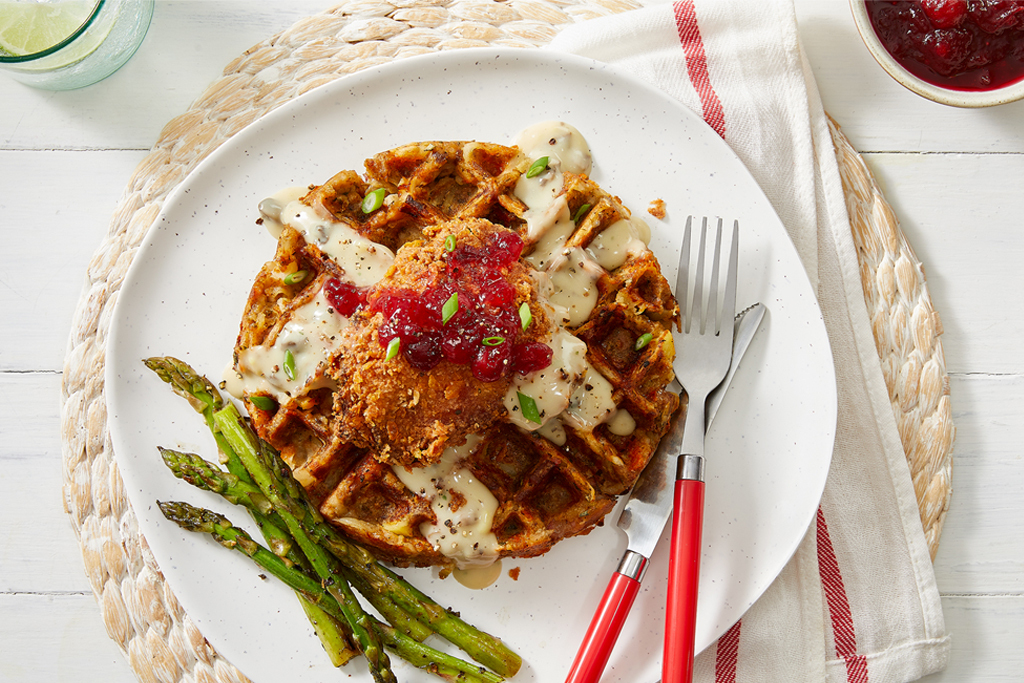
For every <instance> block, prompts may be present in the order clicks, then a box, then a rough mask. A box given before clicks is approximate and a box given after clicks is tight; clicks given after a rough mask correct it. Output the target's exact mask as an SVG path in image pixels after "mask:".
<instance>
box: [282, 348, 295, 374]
mask: <svg viewBox="0 0 1024 683" xmlns="http://www.w3.org/2000/svg"><path fill="white" fill-rule="evenodd" d="M284 376H285V377H287V378H288V379H295V356H294V355H293V354H292V351H291V349H288V350H287V351H285V352H284Z"/></svg>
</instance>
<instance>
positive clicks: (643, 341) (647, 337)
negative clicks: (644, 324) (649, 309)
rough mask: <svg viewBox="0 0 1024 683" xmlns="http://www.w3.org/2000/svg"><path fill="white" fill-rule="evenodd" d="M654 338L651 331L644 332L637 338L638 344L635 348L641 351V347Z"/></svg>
mask: <svg viewBox="0 0 1024 683" xmlns="http://www.w3.org/2000/svg"><path fill="white" fill-rule="evenodd" d="M652 339H654V335H653V334H651V333H650V332H644V333H643V334H641V335H640V337H639V338H637V340H636V345H635V346H634V347H633V348H634V349H636V350H637V351H639V350H640V349H642V348H644V347H645V346H647V345H648V344H650V343H651V340H652Z"/></svg>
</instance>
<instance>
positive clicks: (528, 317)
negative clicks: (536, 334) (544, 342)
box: [519, 301, 533, 330]
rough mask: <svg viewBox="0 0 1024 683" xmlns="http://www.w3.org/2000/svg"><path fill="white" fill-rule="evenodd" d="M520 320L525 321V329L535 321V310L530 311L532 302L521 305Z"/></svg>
mask: <svg viewBox="0 0 1024 683" xmlns="http://www.w3.org/2000/svg"><path fill="white" fill-rule="evenodd" d="M519 320H520V321H521V322H522V323H523V329H524V330H525V329H526V328H527V327H529V326H530V323H531V322H533V312H532V311H530V304H528V303H526V302H525V301H524V302H523V305H522V306H520V307H519Z"/></svg>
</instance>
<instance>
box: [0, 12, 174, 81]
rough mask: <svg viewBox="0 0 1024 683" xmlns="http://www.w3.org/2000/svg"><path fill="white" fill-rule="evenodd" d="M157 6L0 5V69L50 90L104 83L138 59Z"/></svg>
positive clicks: (16, 78) (16, 77) (15, 77)
mask: <svg viewBox="0 0 1024 683" xmlns="http://www.w3.org/2000/svg"><path fill="white" fill-rule="evenodd" d="M153 6H154V0H49V1H47V0H0V69H2V70H3V71H4V72H6V73H8V74H9V75H10V76H11V77H12V78H14V79H15V80H18V81H21V82H22V83H25V84H26V85H30V86H32V87H35V88H44V89H46V90H71V89H73V88H81V87H83V86H86V85H90V84H92V83H95V82H97V81H100V80H102V79H104V78H106V77H107V76H109V75H110V74H112V73H114V72H115V71H117V70H118V69H119V68H121V67H122V66H123V65H124V63H125V62H127V61H128V59H129V58H130V57H131V56H132V55H133V54H135V51H136V50H137V49H138V47H139V44H140V43H142V39H143V38H145V37H146V31H147V30H149V24H150V21H151V20H152V18H153ZM79 20H80V21H79ZM62 36H63V37H62ZM54 41H56V42H54ZM49 43H52V44H49ZM25 46H28V47H25Z"/></svg>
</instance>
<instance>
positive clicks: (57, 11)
mask: <svg viewBox="0 0 1024 683" xmlns="http://www.w3.org/2000/svg"><path fill="white" fill-rule="evenodd" d="M95 5H96V1H95V0H63V1H59V2H35V1H29V2H12V1H11V0H0V49H3V50H4V51H5V52H7V53H9V54H12V55H15V56H22V55H30V54H33V53H35V52H41V51H42V50H45V49H46V48H48V47H52V46H54V45H56V44H57V43H59V42H60V41H62V40H64V39H65V38H67V37H68V36H70V35H71V34H72V33H74V32H75V31H76V30H77V29H78V27H79V26H81V25H82V24H83V23H84V22H85V20H86V19H88V18H89V15H90V14H91V13H92V9H93V7H94V6H95Z"/></svg>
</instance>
